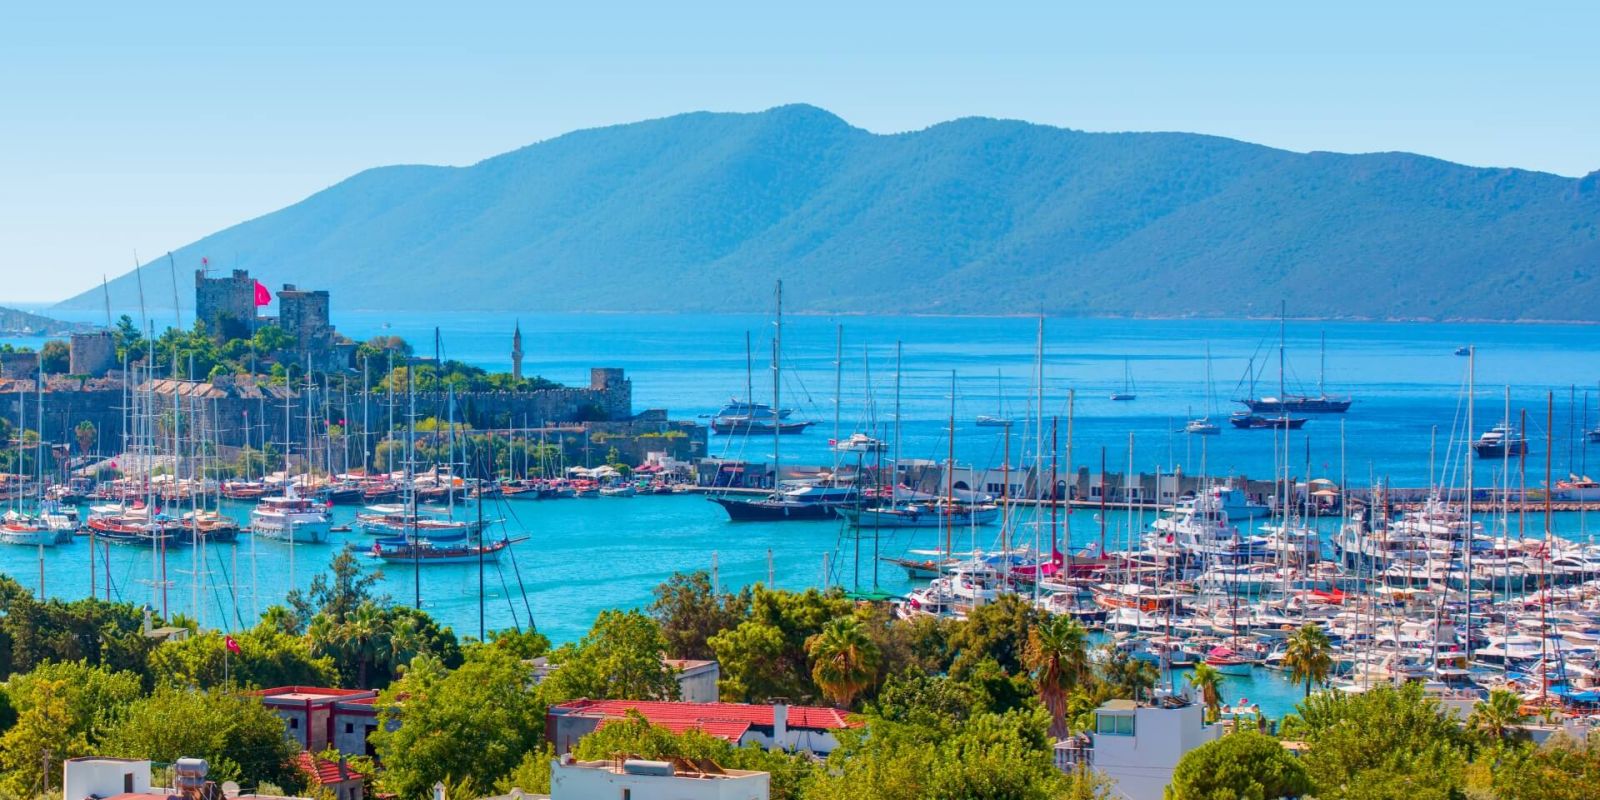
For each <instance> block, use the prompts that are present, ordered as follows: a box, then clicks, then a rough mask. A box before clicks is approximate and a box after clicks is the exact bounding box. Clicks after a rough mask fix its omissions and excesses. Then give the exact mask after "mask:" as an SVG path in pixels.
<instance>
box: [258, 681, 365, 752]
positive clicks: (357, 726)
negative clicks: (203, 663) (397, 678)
mask: <svg viewBox="0 0 1600 800" xmlns="http://www.w3.org/2000/svg"><path fill="white" fill-rule="evenodd" d="M255 694H256V695H257V696H259V697H260V698H261V702H262V704H264V705H265V706H266V707H267V708H270V709H272V710H273V711H274V712H276V713H277V715H278V716H280V717H282V718H283V724H284V726H285V727H287V728H288V731H289V735H290V736H291V737H293V738H294V740H295V741H296V742H298V743H299V744H300V747H301V749H304V750H310V751H311V752H313V753H320V752H322V751H323V750H326V749H328V747H329V746H332V747H333V748H334V749H336V750H338V751H339V752H340V753H343V754H345V755H368V756H370V755H373V750H372V745H371V743H370V742H368V741H367V737H368V736H370V735H372V732H373V731H375V730H377V729H378V710H377V708H375V707H374V706H373V703H374V701H376V700H377V699H378V693H377V692H375V691H372V690H370V689H330V688H326V687H321V686H278V687H274V688H271V689H261V690H259V691H257V692H255Z"/></svg>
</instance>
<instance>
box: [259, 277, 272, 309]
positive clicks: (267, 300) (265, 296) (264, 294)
mask: <svg viewBox="0 0 1600 800" xmlns="http://www.w3.org/2000/svg"><path fill="white" fill-rule="evenodd" d="M271 303H272V292H269V291H267V287H265V286H262V285H261V281H256V305H258V306H264V305H269V304H271Z"/></svg>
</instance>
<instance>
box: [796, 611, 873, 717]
mask: <svg viewBox="0 0 1600 800" xmlns="http://www.w3.org/2000/svg"><path fill="white" fill-rule="evenodd" d="M806 651H807V652H808V653H809V654H810V655H811V679H812V680H813V681H815V682H816V684H817V687H818V688H820V689H821V690H822V696H823V697H826V698H827V699H828V700H830V701H832V702H833V703H835V704H836V705H838V706H839V707H840V708H849V707H850V704H851V703H852V701H854V700H855V698H856V696H857V695H859V694H861V692H862V691H863V690H865V689H866V688H867V687H868V686H871V685H872V683H873V681H875V680H876V679H877V677H878V664H879V663H880V661H881V660H882V656H881V654H880V653H879V651H878V646H877V645H876V644H874V643H873V641H872V640H871V639H870V638H868V637H867V634H866V631H864V630H863V629H862V627H861V623H859V622H857V621H856V620H855V619H854V618H853V617H840V618H839V619H834V620H829V622H828V624H827V625H825V626H823V628H822V631H821V632H820V633H817V634H816V635H814V636H812V637H811V639H810V640H809V641H807V642H806Z"/></svg>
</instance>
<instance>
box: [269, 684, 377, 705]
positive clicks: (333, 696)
mask: <svg viewBox="0 0 1600 800" xmlns="http://www.w3.org/2000/svg"><path fill="white" fill-rule="evenodd" d="M253 694H255V695H257V696H258V697H260V698H261V699H262V701H264V702H271V701H277V702H291V703H306V702H311V703H317V702H324V703H325V702H333V701H341V702H347V703H355V702H361V701H367V702H371V700H372V698H374V697H376V696H377V692H374V691H372V690H370V689H334V688H329V687H325V686H274V687H273V688H271V689H257V690H256V691H255V692H254V693H253Z"/></svg>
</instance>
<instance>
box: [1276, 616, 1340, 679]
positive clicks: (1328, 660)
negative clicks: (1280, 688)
mask: <svg viewBox="0 0 1600 800" xmlns="http://www.w3.org/2000/svg"><path fill="white" fill-rule="evenodd" d="M1283 665H1284V666H1285V667H1288V668H1289V680H1290V681H1291V682H1293V683H1303V684H1305V687H1306V696H1307V697H1310V696H1311V686H1312V685H1313V684H1317V685H1321V684H1323V683H1326V682H1327V681H1328V674H1329V673H1331V672H1332V671H1333V643H1332V642H1330V641H1328V634H1327V633H1325V632H1323V630H1322V627H1321V626H1320V625H1318V624H1316V623H1315V622H1307V623H1306V624H1304V625H1302V626H1300V628H1299V629H1298V630H1296V631H1295V632H1294V633H1293V634H1292V635H1291V636H1290V637H1289V643H1288V645H1287V646H1286V648H1285V650H1284V654H1283Z"/></svg>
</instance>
